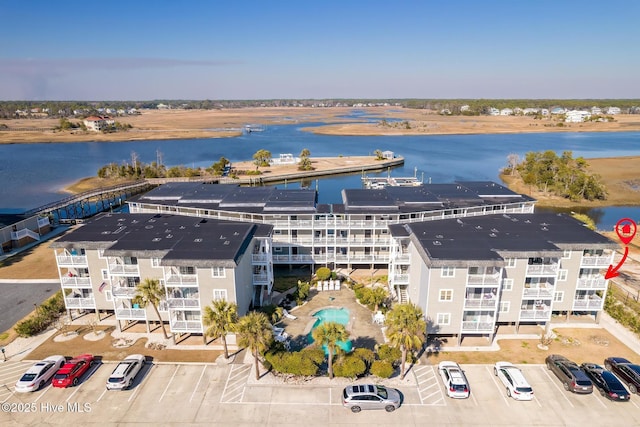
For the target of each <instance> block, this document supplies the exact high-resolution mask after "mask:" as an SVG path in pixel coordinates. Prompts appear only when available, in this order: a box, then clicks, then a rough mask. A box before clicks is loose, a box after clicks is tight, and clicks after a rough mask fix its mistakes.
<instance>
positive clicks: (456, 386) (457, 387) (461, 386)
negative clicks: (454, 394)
mask: <svg viewBox="0 0 640 427" xmlns="http://www.w3.org/2000/svg"><path fill="white" fill-rule="evenodd" d="M453 389H454V390H455V391H467V386H466V385H464V384H453Z"/></svg>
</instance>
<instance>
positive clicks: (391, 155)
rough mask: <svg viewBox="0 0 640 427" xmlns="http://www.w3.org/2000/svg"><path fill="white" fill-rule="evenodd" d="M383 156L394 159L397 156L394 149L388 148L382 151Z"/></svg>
mask: <svg viewBox="0 0 640 427" xmlns="http://www.w3.org/2000/svg"><path fill="white" fill-rule="evenodd" d="M382 157H383V158H385V159H387V160H393V158H394V157H395V154H394V153H393V151H389V150H387V151H383V152H382Z"/></svg>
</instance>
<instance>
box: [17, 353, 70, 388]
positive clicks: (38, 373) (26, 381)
mask: <svg viewBox="0 0 640 427" xmlns="http://www.w3.org/2000/svg"><path fill="white" fill-rule="evenodd" d="M66 361H67V360H66V359H65V358H64V356H49V357H47V358H46V359H44V360H42V361H40V362H38V363H36V364H35V365H33V366H32V367H30V368H29V369H28V370H27V372H25V373H24V374H23V375H22V377H21V378H20V379H19V380H18V382H17V383H16V391H17V392H18V393H26V392H29V391H36V390H38V389H40V388H42V387H44V385H45V384H46V383H47V381H49V380H50V379H51V377H52V376H53V375H54V374H55V373H56V372H57V371H58V369H60V368H62V365H64V364H65V362H66Z"/></svg>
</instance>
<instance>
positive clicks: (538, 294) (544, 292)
mask: <svg viewBox="0 0 640 427" xmlns="http://www.w3.org/2000/svg"><path fill="white" fill-rule="evenodd" d="M522 296H523V297H524V298H527V299H534V298H535V299H551V298H553V287H544V288H542V287H540V288H524V290H523V291H522Z"/></svg>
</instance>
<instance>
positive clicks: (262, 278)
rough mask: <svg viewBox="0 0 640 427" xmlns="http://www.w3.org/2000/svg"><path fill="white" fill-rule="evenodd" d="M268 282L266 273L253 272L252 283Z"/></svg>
mask: <svg viewBox="0 0 640 427" xmlns="http://www.w3.org/2000/svg"><path fill="white" fill-rule="evenodd" d="M268 283H269V276H268V275H267V274H254V275H253V284H254V285H266V284H268Z"/></svg>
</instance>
